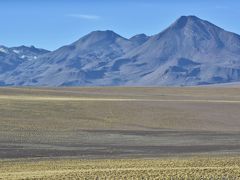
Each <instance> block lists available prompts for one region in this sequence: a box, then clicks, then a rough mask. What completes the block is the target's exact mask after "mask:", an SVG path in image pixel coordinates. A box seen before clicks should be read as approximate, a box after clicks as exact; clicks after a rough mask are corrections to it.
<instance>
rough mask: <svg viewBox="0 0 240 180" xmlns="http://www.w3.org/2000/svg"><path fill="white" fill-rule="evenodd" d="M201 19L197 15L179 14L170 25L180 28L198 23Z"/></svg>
mask: <svg viewBox="0 0 240 180" xmlns="http://www.w3.org/2000/svg"><path fill="white" fill-rule="evenodd" d="M203 21H204V20H202V19H200V18H198V17H197V16H193V15H190V16H181V17H180V18H178V19H177V20H176V21H175V22H174V23H173V24H172V25H171V27H172V28H175V29H182V28H183V27H185V26H186V25H193V24H198V23H200V22H203Z"/></svg>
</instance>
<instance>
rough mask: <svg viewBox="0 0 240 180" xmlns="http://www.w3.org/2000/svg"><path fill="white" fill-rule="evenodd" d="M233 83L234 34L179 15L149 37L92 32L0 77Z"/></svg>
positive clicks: (46, 81)
mask: <svg viewBox="0 0 240 180" xmlns="http://www.w3.org/2000/svg"><path fill="white" fill-rule="evenodd" d="M0 50H1V47H0ZM0 67H1V64H0ZM236 81H240V36H239V35H237V34H235V33H232V32H228V31H225V30H224V29H222V28H220V27H218V26H216V25H214V24H212V23H210V22H208V21H206V20H202V19H200V18H198V17H196V16H192V15H191V16H181V17H180V18H178V19H177V20H176V21H175V22H173V23H172V24H171V25H170V26H169V27H168V28H166V29H165V30H163V31H162V32H160V33H158V34H156V35H152V36H147V35H145V34H139V35H135V36H133V37H131V38H124V37H122V36H120V35H118V34H117V33H115V32H113V31H111V30H106V31H93V32H91V33H89V34H87V35H85V36H83V37H82V38H80V39H78V40H77V41H75V42H73V43H71V44H69V45H66V46H63V47H60V48H59V49H57V50H55V51H52V52H45V53H42V54H40V55H39V56H38V58H37V59H35V60H31V61H29V60H28V61H24V62H23V63H19V64H17V65H16V67H15V68H13V69H10V70H9V71H7V72H6V73H0V82H1V83H0V84H4V85H12V86H189V85H204V84H215V83H227V82H236Z"/></svg>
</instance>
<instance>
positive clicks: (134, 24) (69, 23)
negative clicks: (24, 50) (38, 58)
mask: <svg viewBox="0 0 240 180" xmlns="http://www.w3.org/2000/svg"><path fill="white" fill-rule="evenodd" d="M239 9H240V1H239V0H201V1H198V0H164V1H163V0H0V18H1V21H0V22H1V28H0V44H1V45H6V46H19V45H28V46H29V45H35V46H36V47H42V48H46V49H50V50H54V49H56V48H58V47H60V46H62V45H66V44H69V43H72V42H73V41H76V40H77V39H79V38H80V37H82V36H83V35H85V34H87V33H89V32H91V31H94V30H107V29H110V30H113V31H115V32H116V33H118V34H120V35H122V36H124V37H131V36H133V35H135V34H139V33H145V34H147V35H153V34H156V33H158V32H160V31H162V30H163V29H165V28H166V27H167V26H169V25H170V24H171V23H172V22H173V21H175V20H176V19H177V18H178V17H180V16H181V15H196V16H198V17H200V18H202V19H205V20H208V21H210V22H212V23H214V24H216V25H218V26H220V27H222V28H224V29H226V30H229V31H232V32H235V33H238V34H240V23H239V19H240V11H239Z"/></svg>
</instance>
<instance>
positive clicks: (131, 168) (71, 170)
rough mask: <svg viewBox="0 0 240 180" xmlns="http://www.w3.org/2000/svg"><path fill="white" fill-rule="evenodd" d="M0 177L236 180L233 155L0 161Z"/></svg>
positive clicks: (238, 172)
mask: <svg viewBox="0 0 240 180" xmlns="http://www.w3.org/2000/svg"><path fill="white" fill-rule="evenodd" d="M0 165H1V166H0V179H4V180H7V179H12V180H16V179H48V180H58V179H61V180H63V179H171V178H172V179H201V178H203V179H224V178H225V179H239V178H240V159H239V158H238V157H237V158H236V157H221V158H219V157H215V158H213V157H212V158H206V157H205V158H204V157H195V158H179V159H176V158H175V159H173V158H172V159H162V160H157V159H154V160H141V159H135V160H45V161H34V160H28V161H20V160H17V161H16V160H15V161H13V160H12V161H1V162H0Z"/></svg>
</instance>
